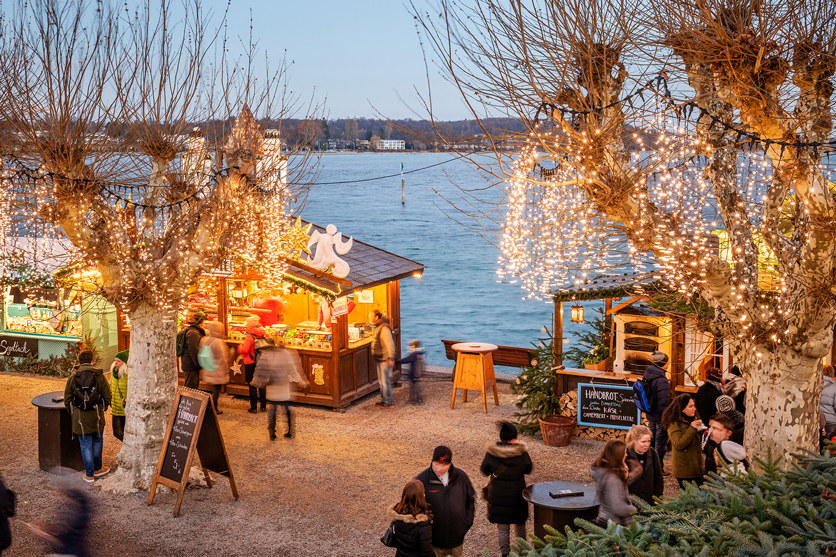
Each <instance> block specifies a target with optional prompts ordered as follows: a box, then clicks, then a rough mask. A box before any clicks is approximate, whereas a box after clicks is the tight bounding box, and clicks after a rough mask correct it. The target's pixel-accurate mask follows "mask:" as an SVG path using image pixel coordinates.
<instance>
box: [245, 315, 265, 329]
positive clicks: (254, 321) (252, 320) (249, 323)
mask: <svg viewBox="0 0 836 557" xmlns="http://www.w3.org/2000/svg"><path fill="white" fill-rule="evenodd" d="M259 325H261V319H259V317H258V316H257V315H250V316H249V317H247V320H246V321H244V328H245V329H252V328H253V327H258V326H259Z"/></svg>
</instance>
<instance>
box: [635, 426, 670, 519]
mask: <svg viewBox="0 0 836 557" xmlns="http://www.w3.org/2000/svg"><path fill="white" fill-rule="evenodd" d="M652 444H653V434H652V433H651V432H650V429H649V428H648V427H647V426H643V425H634V426H633V427H632V429H630V431H629V432H628V433H627V468H628V469H629V474H628V476H627V488H628V490H629V491H630V494H631V495H635V496H636V497H638V498H640V499H643V500H644V501H646V502H647V504H648V505H654V504H655V501H654V500H653V498H654V497H661V496H662V493H663V492H664V491H665V476H664V473H663V470H662V462H661V461H660V460H659V453H657V452H656V449H654V448H653V447H652V446H651V445H652Z"/></svg>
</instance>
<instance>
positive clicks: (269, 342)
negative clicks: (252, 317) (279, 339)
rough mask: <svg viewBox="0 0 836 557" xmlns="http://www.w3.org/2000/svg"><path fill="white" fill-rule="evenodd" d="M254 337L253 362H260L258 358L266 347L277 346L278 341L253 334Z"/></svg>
mask: <svg viewBox="0 0 836 557" xmlns="http://www.w3.org/2000/svg"><path fill="white" fill-rule="evenodd" d="M251 336H252V337H253V362H255V363H256V364H258V358H259V357H260V356H261V351H262V350H264V349H265V348H268V349H269V348H275V347H276V343H275V342H274V341H273V339H272V338H267V337H261V338H259V337H257V336H255V335H251Z"/></svg>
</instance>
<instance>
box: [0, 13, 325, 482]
mask: <svg viewBox="0 0 836 557" xmlns="http://www.w3.org/2000/svg"><path fill="white" fill-rule="evenodd" d="M225 18H226V15H225V14H224V15H223V18H222V19H223V20H225ZM3 25H4V29H3V34H2V38H1V39H0V60H2V66H3V68H4V76H3V80H2V81H0V87H2V102H0V122H2V124H0V125H1V126H2V136H0V148H2V153H1V154H2V156H3V170H4V175H3V181H2V186H3V187H2V196H0V200H2V201H3V204H4V207H3V212H4V213H5V214H6V215H11V217H10V218H7V219H6V220H5V221H4V227H5V228H6V230H5V231H4V232H5V233H4V234H3V238H4V243H3V248H4V251H5V252H6V253H4V255H8V253H10V252H12V251H15V252H18V253H23V254H24V257H25V259H26V261H28V262H30V263H31V264H32V265H33V266H34V267H35V268H38V269H45V268H47V267H50V266H54V265H55V264H56V262H63V264H64V265H66V266H70V267H73V268H77V269H81V270H84V269H93V270H95V271H96V272H97V273H98V278H96V279H94V280H87V281H86V282H85V284H86V285H87V288H88V292H89V293H91V294H97V295H100V296H102V297H104V298H105V299H107V300H108V301H109V302H111V303H113V304H114V305H116V306H117V307H118V308H120V309H121V310H122V311H123V312H124V313H126V314H127V315H128V316H129V317H130V321H131V354H130V362H129V365H130V368H131V388H130V390H129V395H128V400H127V406H126V418H127V423H126V427H125V438H124V443H123V445H122V449H121V451H120V452H119V454H118V455H117V464H118V465H119V470H118V471H117V473H116V474H114V475H112V477H111V478H109V479H108V486H109V487H110V488H112V489H114V490H119V491H124V490H128V489H133V488H134V487H135V486H137V485H145V486H146V487H147V486H148V485H150V480H151V477H152V475H153V473H154V469H155V467H156V463H157V458H158V456H159V452H160V449H161V445H162V439H163V434H164V431H163V430H164V427H165V424H166V420H167V417H168V410H169V408H170V405H171V402H172V400H173V395H174V391H175V389H176V386H177V364H176V361H175V349H174V344H175V342H174V339H175V333H176V330H177V321H178V311H179V310H180V306H181V301H182V300H183V299H184V296H185V295H186V293H187V290H188V288H189V287H190V286H191V285H192V284H193V283H194V281H195V280H196V279H197V277H198V276H199V275H200V274H202V273H205V272H208V271H212V270H213V269H217V268H219V267H220V266H221V265H223V264H224V263H225V262H226V261H228V260H229V259H230V258H232V257H234V256H236V255H242V256H245V257H248V258H252V259H256V260H260V261H262V262H263V263H265V264H267V265H270V266H273V267H274V268H275V269H276V270H280V269H281V268H282V259H281V256H282V254H283V240H284V232H285V230H286V229H287V227H288V226H290V225H291V223H290V222H289V214H290V213H291V212H292V210H293V209H294V208H300V207H301V205H302V204H303V203H304V200H305V198H306V192H307V188H308V186H307V184H308V183H309V182H310V181H311V180H313V179H315V174H316V161H314V160H313V159H310V158H309V157H308V156H307V155H305V154H297V153H293V152H290V153H287V152H285V153H283V152H282V145H281V139H280V138H281V134H282V123H283V122H284V121H285V120H286V119H287V118H289V117H291V116H293V115H294V114H295V113H296V112H298V111H300V109H303V110H306V111H307V112H308V113H309V114H311V115H312V116H313V117H312V118H308V120H309V121H311V122H314V123H316V122H318V114H317V113H318V112H319V111H320V109H319V107H317V106H315V105H313V104H308V105H307V106H306V105H304V104H303V103H301V102H300V101H299V98H298V97H297V96H295V95H293V94H292V93H291V92H290V91H289V89H288V88H287V72H288V69H289V68H288V65H287V64H286V63H285V61H283V60H282V61H281V62H280V63H279V64H278V67H277V68H273V69H271V68H269V66H268V67H265V68H264V70H263V71H262V70H260V69H257V68H256V66H255V56H256V53H257V51H256V48H257V47H256V45H255V44H254V43H253V41H252V38H251V37H250V41H249V46H248V47H247V48H248V49H246V50H245V51H244V52H243V53H242V54H241V55H240V57H234V56H232V55H230V54H229V49H228V39H227V37H226V36H224V35H223V33H222V30H223V29H224V28H225V25H224V21H221V23H220V25H217V26H212V25H210V21H209V17H208V14H207V13H206V12H205V10H204V9H203V6H202V4H201V3H200V1H199V0H193V1H192V0H189V1H187V2H184V3H182V4H180V3H178V4H177V5H176V6H172V5H171V3H170V2H168V1H167V0H159V1H158V2H157V1H151V0H148V1H146V2H140V4H139V5H138V6H137V7H136V8H135V9H134V8H129V7H128V5H126V4H121V5H120V4H119V3H117V2H110V1H97V2H92V1H87V0H75V1H72V2H65V1H63V0H35V1H28V2H24V1H21V2H18V3H16V4H15V5H14V8H13V9H12V10H11V11H10V12H8V13H6V17H5V18H4V21H3ZM242 43H243V44H245V45H247V41H246V40H243V41H242ZM213 53H214V54H213ZM235 115H238V118H237V119H234V118H233V117H234V116H235ZM268 124H269V125H270V127H271V128H274V129H271V130H269V131H268V130H266V129H265V128H266V126H267V125H268ZM219 127H220V128H222V131H221V132H220V133H218V129H219ZM210 128H211V129H212V130H213V134H214V135H220V137H219V138H217V141H215V143H214V144H213V143H210V142H209V141H207V137H206V134H205V133H204V129H206V130H209V129H210ZM296 131H297V132H298V137H297V144H298V145H302V144H303V143H304V142H303V141H298V140H299V139H301V138H302V136H303V135H307V138H308V139H310V138H312V137H313V136H314V135H315V134H316V132H317V131H318V130H317V129H316V128H314V127H310V128H307V131H305V130H296Z"/></svg>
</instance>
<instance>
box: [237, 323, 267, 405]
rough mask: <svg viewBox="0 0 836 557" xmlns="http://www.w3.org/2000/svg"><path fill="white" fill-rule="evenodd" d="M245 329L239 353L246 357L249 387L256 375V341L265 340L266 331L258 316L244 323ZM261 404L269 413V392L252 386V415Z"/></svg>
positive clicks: (246, 376)
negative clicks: (245, 334)
mask: <svg viewBox="0 0 836 557" xmlns="http://www.w3.org/2000/svg"><path fill="white" fill-rule="evenodd" d="M244 329H246V331H247V336H246V337H244V342H242V343H241V344H239V345H238V353H239V354H240V355H241V356H243V357H244V379H245V380H246V381H247V384H248V385H249V384H250V383H251V382H252V380H253V375H255V339H257V338H264V334H265V333H264V329H263V328H262V327H261V320H260V319H259V317H258V316H257V315H251V316H249V317H248V318H247V320H246V321H245V322H244ZM259 402H261V411H262V412H266V411H267V390H266V389H257V388H256V387H253V386H252V385H250V409H249V410H247V411H248V412H249V413H250V414H257V413H258V403H259Z"/></svg>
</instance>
